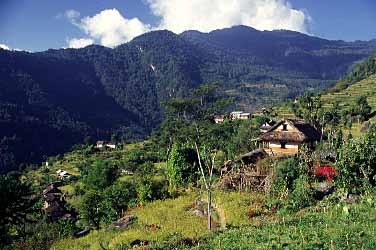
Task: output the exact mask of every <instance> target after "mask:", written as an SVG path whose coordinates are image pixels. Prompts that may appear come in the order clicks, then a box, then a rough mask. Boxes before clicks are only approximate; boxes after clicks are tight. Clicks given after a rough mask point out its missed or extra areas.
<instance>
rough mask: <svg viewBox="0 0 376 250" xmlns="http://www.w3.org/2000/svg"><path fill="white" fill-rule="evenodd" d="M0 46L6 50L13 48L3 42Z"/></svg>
mask: <svg viewBox="0 0 376 250" xmlns="http://www.w3.org/2000/svg"><path fill="white" fill-rule="evenodd" d="M0 48H1V49H5V50H12V49H11V48H9V47H8V46H7V45H5V44H1V43H0Z"/></svg>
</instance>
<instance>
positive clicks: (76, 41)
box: [67, 38, 94, 49]
mask: <svg viewBox="0 0 376 250" xmlns="http://www.w3.org/2000/svg"><path fill="white" fill-rule="evenodd" d="M67 43H68V47H69V48H73V49H79V48H84V47H86V46H89V45H92V44H94V40H93V39H90V38H72V39H68V40H67Z"/></svg>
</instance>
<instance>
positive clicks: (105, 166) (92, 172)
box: [83, 159, 119, 190]
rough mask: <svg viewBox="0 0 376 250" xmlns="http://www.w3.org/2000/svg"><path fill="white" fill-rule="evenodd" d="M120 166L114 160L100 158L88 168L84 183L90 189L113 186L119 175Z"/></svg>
mask: <svg viewBox="0 0 376 250" xmlns="http://www.w3.org/2000/svg"><path fill="white" fill-rule="evenodd" d="M118 172H119V171H118V167H117V166H116V165H114V162H113V161H109V160H108V161H106V160H101V159H98V160H96V161H95V162H94V164H93V165H92V166H91V167H90V168H89V169H88V172H87V174H86V176H85V177H84V179H83V180H84V184H85V186H86V187H87V188H89V189H95V190H103V189H105V188H106V187H109V186H111V185H112V184H113V183H114V181H115V180H116V178H117V177H118V175H119V174H118Z"/></svg>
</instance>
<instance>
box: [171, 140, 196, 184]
mask: <svg viewBox="0 0 376 250" xmlns="http://www.w3.org/2000/svg"><path fill="white" fill-rule="evenodd" d="M195 159H197V156H196V153H195V151H194V150H192V149H190V148H188V147H184V146H181V145H179V144H178V143H175V144H174V145H173V146H172V149H171V152H170V155H169V158H168V162H167V177H168V180H169V183H170V189H171V190H175V189H176V188H177V187H179V186H182V185H184V184H187V183H191V182H192V181H193V180H194V179H195V177H196V176H195V175H196V172H197V166H196V163H197V162H196V161H195Z"/></svg>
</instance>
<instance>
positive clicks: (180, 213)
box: [51, 191, 263, 250]
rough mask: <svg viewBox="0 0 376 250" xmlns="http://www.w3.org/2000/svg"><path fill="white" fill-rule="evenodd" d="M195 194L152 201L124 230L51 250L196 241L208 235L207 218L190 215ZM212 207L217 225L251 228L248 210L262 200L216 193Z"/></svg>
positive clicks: (62, 243) (70, 241)
mask: <svg viewBox="0 0 376 250" xmlns="http://www.w3.org/2000/svg"><path fill="white" fill-rule="evenodd" d="M199 196H201V195H200V193H199V192H198V191H190V192H188V193H186V194H183V195H181V196H180V197H178V198H175V199H167V200H164V201H154V202H151V203H149V204H147V205H146V206H145V207H144V208H136V209H134V210H132V211H130V214H133V215H135V216H136V218H137V219H136V221H135V223H134V224H132V225H131V226H130V227H129V228H128V229H124V230H99V231H95V232H92V233H90V234H89V235H87V236H85V237H82V238H80V239H64V240H61V241H59V242H57V243H55V244H54V245H53V247H52V248H51V249H53V250H60V249H61V250H62V249H68V250H69V249H72V250H73V249H75V250H76V249H77V250H79V249H93V250H94V249H95V250H96V249H100V245H99V244H102V246H105V247H106V249H107V248H108V249H121V247H126V246H129V243H130V242H132V241H134V240H136V239H139V240H147V241H150V242H153V243H154V244H155V243H161V242H163V241H165V240H167V239H168V238H169V237H171V236H172V235H175V234H176V235H179V236H180V237H182V238H190V239H199V238H202V237H207V236H208V231H207V229H206V218H200V217H197V216H195V215H193V214H191V213H190V212H189V209H190V208H191V206H192V204H193V203H194V201H195V199H196V198H197V197H199ZM213 199H214V203H215V207H217V208H218V209H217V210H216V211H217V213H218V217H219V218H220V219H219V220H220V222H219V221H218V223H224V224H225V225H223V227H225V226H231V227H234V226H250V225H253V224H255V223H257V221H254V220H249V219H248V217H247V211H248V208H249V207H250V206H251V205H252V204H253V203H259V202H260V201H262V200H263V197H262V196H261V195H260V194H252V193H239V192H219V191H218V192H215V193H214V195H213ZM150 224H155V225H157V226H159V229H156V230H151V229H149V228H148V227H146V225H150Z"/></svg>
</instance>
